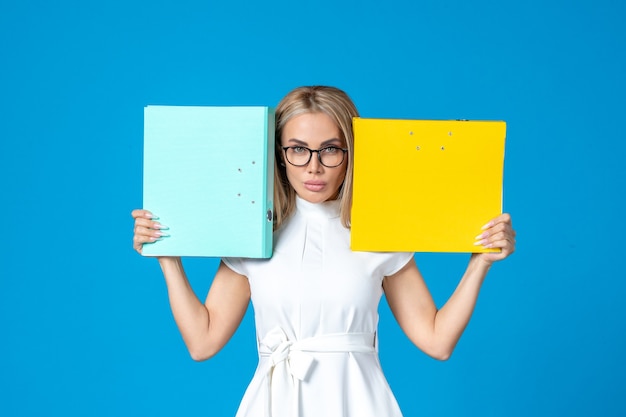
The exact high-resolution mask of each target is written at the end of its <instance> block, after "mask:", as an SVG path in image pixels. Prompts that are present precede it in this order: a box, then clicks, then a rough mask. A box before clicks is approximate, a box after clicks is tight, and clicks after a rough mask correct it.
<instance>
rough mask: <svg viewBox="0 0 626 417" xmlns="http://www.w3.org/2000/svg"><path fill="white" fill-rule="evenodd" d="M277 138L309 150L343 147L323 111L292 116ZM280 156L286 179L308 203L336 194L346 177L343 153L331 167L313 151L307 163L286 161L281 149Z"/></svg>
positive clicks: (333, 197) (336, 132)
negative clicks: (299, 164)
mask: <svg viewBox="0 0 626 417" xmlns="http://www.w3.org/2000/svg"><path fill="white" fill-rule="evenodd" d="M281 142H282V146H301V147H306V148H309V149H313V150H316V149H321V148H325V147H328V146H336V147H338V148H345V143H344V141H343V140H342V139H341V132H340V131H339V127H338V126H337V125H336V124H335V122H334V121H333V120H332V119H331V118H330V117H329V116H328V115H326V114H325V113H305V114H301V115H299V116H296V117H294V118H292V119H291V120H289V121H288V122H287V123H286V124H285V127H284V128H283V132H282V138H281ZM281 151H282V149H281ZM282 156H283V163H284V164H285V167H286V170H287V178H288V179H289V183H290V184H291V186H292V187H293V188H294V190H295V191H296V193H297V194H298V196H300V198H302V199H304V200H306V201H308V202H311V203H321V202H324V201H327V200H333V199H335V198H337V193H338V192H339V188H340V187H341V184H342V183H343V180H344V178H345V177H346V167H347V160H348V156H347V155H345V157H344V160H343V162H342V163H341V165H339V166H337V167H334V168H328V167H325V166H324V165H322V164H320V160H319V158H318V154H317V152H314V153H313V154H312V157H311V160H310V161H309V163H308V164H307V165H304V166H301V167H298V166H294V165H292V164H290V163H289V162H288V161H287V160H286V158H285V152H284V151H282Z"/></svg>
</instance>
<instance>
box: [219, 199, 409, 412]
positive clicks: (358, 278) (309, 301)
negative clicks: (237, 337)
mask: <svg viewBox="0 0 626 417" xmlns="http://www.w3.org/2000/svg"><path fill="white" fill-rule="evenodd" d="M412 256H413V254H411V253H368V252H352V251H351V250H350V231H349V230H348V229H346V228H345V227H343V226H342V224H341V221H340V218H339V206H338V202H336V201H332V202H327V203H322V204H312V203H308V202H306V201H304V200H301V199H298V200H297V209H296V212H295V214H294V215H293V216H292V217H291V218H290V219H289V220H288V222H287V223H286V224H285V225H284V226H283V227H282V228H281V229H280V230H279V231H277V232H276V234H275V247H274V255H273V256H272V258H271V259H263V260H260V259H242V258H227V259H224V262H225V263H226V265H228V266H229V267H230V268H231V269H233V270H234V271H235V272H238V273H240V274H242V275H245V276H247V277H248V280H249V282H250V289H251V294H252V304H253V307H254V312H255V323H256V331H257V338H258V348H259V365H258V367H257V370H256V372H255V375H254V377H253V379H252V381H251V383H250V385H249V386H248V389H247V390H246V393H245V395H244V397H243V399H242V401H241V405H240V407H239V411H238V413H237V417H283V416H285V417H319V416H325V417H334V416H337V417H339V416H341V417H381V416H385V417H398V416H401V412H400V409H399V407H398V404H397V402H396V400H395V398H394V396H393V394H392V392H391V390H390V388H389V385H388V384H387V381H386V380H385V377H384V375H383V373H382V370H381V368H380V363H379V360H378V354H377V352H376V330H377V326H378V311H377V309H378V303H379V302H380V298H381V296H382V280H383V278H384V277H385V276H389V275H393V274H394V273H395V272H397V271H398V270H400V269H401V268H402V267H403V266H404V265H405V264H406V263H407V262H408V261H409V260H410V259H411V257H412Z"/></svg>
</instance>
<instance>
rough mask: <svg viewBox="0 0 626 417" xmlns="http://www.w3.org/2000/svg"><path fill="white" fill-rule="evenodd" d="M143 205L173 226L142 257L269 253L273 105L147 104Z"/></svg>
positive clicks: (250, 255) (263, 254) (249, 256)
mask: <svg viewBox="0 0 626 417" xmlns="http://www.w3.org/2000/svg"><path fill="white" fill-rule="evenodd" d="M143 172H144V180H143V207H144V208H145V209H147V210H150V211H151V212H152V213H153V214H154V215H156V216H158V218H159V222H161V223H162V224H164V225H166V226H168V227H169V229H168V230H167V233H168V234H169V235H170V236H169V237H166V238H164V239H163V240H161V241H157V242H154V243H150V244H145V245H144V248H143V255H145V256H200V257H227V256H235V257H248V258H269V257H271V256H272V232H273V230H272V229H273V218H272V217H273V216H272V212H273V203H272V199H273V196H274V182H273V177H274V110H273V109H272V108H270V107H260V106H259V107H211V106H147V107H145V109H144V170H143Z"/></svg>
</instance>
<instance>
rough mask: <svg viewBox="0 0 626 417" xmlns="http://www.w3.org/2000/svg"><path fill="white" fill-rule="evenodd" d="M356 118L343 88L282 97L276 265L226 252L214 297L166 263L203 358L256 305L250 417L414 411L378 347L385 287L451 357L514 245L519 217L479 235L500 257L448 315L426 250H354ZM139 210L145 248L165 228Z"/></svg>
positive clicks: (479, 271) (174, 298) (475, 272)
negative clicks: (427, 276)
mask: <svg viewBox="0 0 626 417" xmlns="http://www.w3.org/2000/svg"><path fill="white" fill-rule="evenodd" d="M354 116H358V113H357V110H356V107H355V106H354V104H353V103H352V101H351V100H350V98H349V97H348V96H347V95H346V94H345V93H344V92H343V91H341V90H339V89H336V88H333V87H321V86H316V87H301V88H297V89H295V90H293V91H291V92H290V93H289V94H287V96H285V97H284V98H283V100H282V101H281V102H280V103H279V105H278V107H277V109H276V151H277V158H276V167H275V168H276V169H275V179H274V180H275V211H276V214H275V236H274V237H275V239H274V242H275V247H274V254H273V256H272V258H271V259H243V258H228V259H223V260H222V262H221V263H220V265H219V268H218V271H217V273H216V275H215V278H214V280H213V283H212V285H211V288H210V290H209V293H208V295H207V297H206V300H205V301H204V303H202V302H201V301H200V300H199V299H198V298H197V297H196V296H195V294H194V292H193V291H192V289H191V287H190V285H189V282H188V281H187V278H186V276H185V271H184V269H183V265H182V263H181V260H180V258H172V257H160V258H159V259H158V261H159V264H160V265H161V269H162V271H163V274H164V276H165V281H166V283H167V288H168V292H169V300H170V304H171V308H172V312H173V314H174V318H175V320H176V324H177V325H178V327H179V329H180V332H181V334H182V336H183V339H184V341H185V343H186V345H187V348H188V349H189V352H190V354H191V356H192V357H193V359H195V360H205V359H208V358H210V357H212V356H213V355H215V354H216V353H217V352H218V351H219V350H220V349H221V348H222V347H223V346H224V345H225V344H226V342H227V341H228V340H229V339H230V338H231V336H232V335H233V333H234V332H235V330H236V329H237V327H238V325H239V323H240V322H241V320H242V318H243V316H244V313H245V311H246V308H247V306H248V303H249V301H250V300H252V303H253V306H254V312H255V323H256V333H257V341H258V350H259V364H258V367H257V370H256V372H255V375H254V377H253V379H252V381H251V383H250V385H249V387H248V389H247V390H246V393H245V395H244V397H243V399H242V401H241V405H240V407H239V411H238V413H237V416H238V417H270V416H271V417H279V416H284V417H297V416H302V417H319V416H343V417H370V416H371V417H381V416H386V417H387V416H401V412H400V408H399V406H398V404H397V402H396V400H395V398H394V396H393V394H392V392H391V390H390V389H389V385H388V384H387V381H386V379H385V377H384V375H383V372H382V370H381V367H380V363H379V360H378V353H377V348H376V347H377V340H376V334H377V324H378V312H377V309H378V304H379V301H380V299H381V296H382V295H383V293H384V294H385V296H386V298H387V301H388V304H389V306H390V308H391V310H392V311H393V314H394V316H395V318H396V319H397V321H398V323H399V324H400V326H401V328H402V329H403V330H404V332H405V333H406V335H407V336H408V337H409V339H410V340H411V341H412V342H413V343H414V344H415V345H416V346H417V347H418V348H419V349H421V350H422V351H424V352H425V353H426V354H428V355H430V356H432V357H434V358H436V359H440V360H446V359H448V358H449V357H450V355H451V354H452V351H453V349H454V347H455V345H456V344H457V342H458V340H459V338H460V337H461V334H462V333H463V331H464V329H465V327H466V325H467V323H468V321H469V319H470V317H471V315H472V311H473V309H474V305H475V303H476V299H477V297H478V292H479V290H480V287H481V285H482V283H483V280H484V279H485V276H486V275H487V272H488V271H489V269H490V267H491V265H492V264H493V263H494V262H496V261H499V260H502V259H504V258H506V257H507V256H509V255H510V254H511V253H513V251H514V249H515V232H514V231H513V229H512V226H511V218H510V216H509V215H508V214H503V215H501V216H499V217H497V218H495V219H493V220H492V221H491V222H489V224H488V226H487V228H486V229H485V230H484V231H483V232H482V234H481V235H480V236H479V243H480V244H482V245H484V246H486V247H492V248H499V249H501V251H500V252H498V253H484V254H474V255H472V257H471V258H470V261H469V265H468V266H467V269H466V271H465V273H464V274H463V276H462V278H461V280H460V282H459V284H458V286H457V288H456V290H455V291H454V293H453V294H452V295H451V297H450V298H449V300H448V301H447V302H446V303H445V305H444V306H443V307H442V308H441V309H437V307H436V306H435V303H434V302H433V299H432V297H431V294H430V293H429V291H428V289H427V287H426V285H425V283H424V280H423V278H422V275H421V274H420V272H419V270H418V268H417V266H416V264H415V261H414V258H413V254H411V253H367V252H353V251H351V250H350V247H349V241H350V207H351V202H352V157H353V152H352V150H353V145H354V138H353V133H352V118H353V117H354ZM132 215H133V217H134V218H135V235H134V243H133V246H134V248H135V249H136V250H137V251H138V252H141V250H142V246H143V244H144V243H148V242H153V241H155V240H158V239H160V238H161V237H162V235H163V233H162V231H161V228H160V227H161V226H160V224H159V223H158V222H157V221H155V220H153V216H152V213H150V212H149V211H147V210H134V211H133V213H132ZM199 221H201V220H199Z"/></svg>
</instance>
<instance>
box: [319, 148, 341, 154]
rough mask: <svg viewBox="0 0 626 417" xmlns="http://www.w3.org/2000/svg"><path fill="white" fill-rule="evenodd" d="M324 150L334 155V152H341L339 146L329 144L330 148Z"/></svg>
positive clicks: (323, 150)
mask: <svg viewBox="0 0 626 417" xmlns="http://www.w3.org/2000/svg"><path fill="white" fill-rule="evenodd" d="M322 152H324V153H327V154H331V155H332V154H335V153H337V152H339V148H336V147H334V146H329V147H328V148H324V149H322Z"/></svg>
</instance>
